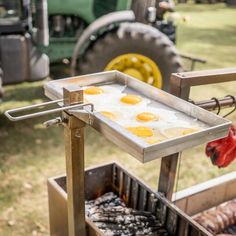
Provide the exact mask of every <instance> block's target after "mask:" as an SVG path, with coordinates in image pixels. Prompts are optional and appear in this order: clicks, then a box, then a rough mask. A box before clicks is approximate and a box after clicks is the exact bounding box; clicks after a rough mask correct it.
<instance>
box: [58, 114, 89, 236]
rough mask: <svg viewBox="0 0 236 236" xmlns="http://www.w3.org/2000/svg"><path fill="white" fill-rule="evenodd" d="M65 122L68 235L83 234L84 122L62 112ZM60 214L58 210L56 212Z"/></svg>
mask: <svg viewBox="0 0 236 236" xmlns="http://www.w3.org/2000/svg"><path fill="white" fill-rule="evenodd" d="M64 118H66V119H67V121H68V122H67V124H66V125H65V129H64V138H65V154H66V176H67V196H68V197H67V207H68V229H69V236H85V235H86V231H85V196H84V126H85V123H83V122H82V121H80V120H78V119H76V118H75V117H73V116H70V115H68V114H66V113H65V114H64ZM58 214H60V212H58Z"/></svg>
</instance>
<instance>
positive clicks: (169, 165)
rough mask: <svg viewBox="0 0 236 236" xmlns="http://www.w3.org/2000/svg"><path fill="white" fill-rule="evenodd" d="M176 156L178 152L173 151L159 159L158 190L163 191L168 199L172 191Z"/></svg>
mask: <svg viewBox="0 0 236 236" xmlns="http://www.w3.org/2000/svg"><path fill="white" fill-rule="evenodd" d="M178 157H179V153H175V154H173V155H170V156H166V157H163V158H162V159H161V169H160V178H159V183H158V192H161V193H164V195H165V196H166V198H167V199H168V200H170V201H171V198H172V195H173V191H174V185H175V178H176V171H177V165H178Z"/></svg>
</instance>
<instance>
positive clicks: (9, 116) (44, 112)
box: [4, 99, 94, 121]
mask: <svg viewBox="0 0 236 236" xmlns="http://www.w3.org/2000/svg"><path fill="white" fill-rule="evenodd" d="M63 101H64V99H57V100H55V101H49V102H43V103H39V104H35V105H30V106H25V107H20V108H14V109H10V110H7V111H6V112H5V113H4V114H5V116H6V117H7V118H8V119H9V120H11V121H20V120H25V119H30V118H34V117H39V116H45V115H49V114H53V113H56V112H59V111H68V110H70V109H74V108H77V109H78V108H83V107H86V106H89V107H90V108H91V110H90V111H91V112H93V110H94V106H93V104H92V103H85V104H75V105H69V106H63V107H58V108H54V109H50V110H45V111H39V112H35V113H30V114H26V115H21V116H12V114H15V113H17V112H23V111H29V110H32V109H34V108H39V107H42V106H44V107H45V106H48V105H52V104H56V103H61V102H63ZM88 112H89V111H88Z"/></svg>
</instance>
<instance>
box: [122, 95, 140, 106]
mask: <svg viewBox="0 0 236 236" xmlns="http://www.w3.org/2000/svg"><path fill="white" fill-rule="evenodd" d="M120 101H121V102H123V103H126V104H130V105H135V104H137V103H139V102H141V101H142V98H141V97H140V96H137V95H134V94H128V95H126V96H124V97H122V98H121V99H120Z"/></svg>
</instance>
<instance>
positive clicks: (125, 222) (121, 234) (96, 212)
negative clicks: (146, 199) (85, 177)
mask: <svg viewBox="0 0 236 236" xmlns="http://www.w3.org/2000/svg"><path fill="white" fill-rule="evenodd" d="M85 207H86V215H87V216H88V217H89V218H90V220H92V221H93V222H94V223H95V224H96V226H97V227H98V228H99V229H100V230H101V231H102V232H103V233H104V234H105V235H107V236H143V235H152V236H167V235H168V233H167V231H166V229H165V228H164V227H163V226H162V224H161V223H160V221H158V219H157V218H156V217H155V216H154V215H153V214H152V213H151V212H147V211H138V210H134V209H132V208H128V207H126V206H125V203H124V202H123V201H122V200H121V199H120V198H119V197H118V196H117V195H115V194H114V193H113V192H109V193H106V194H104V195H102V196H101V197H99V198H97V199H95V200H91V201H86V205H85Z"/></svg>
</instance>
